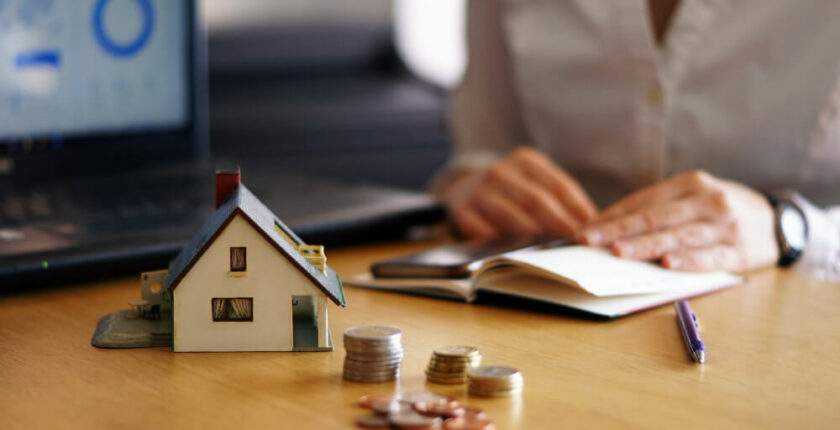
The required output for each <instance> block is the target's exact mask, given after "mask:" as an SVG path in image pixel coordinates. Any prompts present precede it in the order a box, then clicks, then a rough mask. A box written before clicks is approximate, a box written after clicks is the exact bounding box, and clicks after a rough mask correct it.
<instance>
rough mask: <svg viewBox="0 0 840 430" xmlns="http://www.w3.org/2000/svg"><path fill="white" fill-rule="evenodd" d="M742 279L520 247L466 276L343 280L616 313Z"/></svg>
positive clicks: (601, 253) (592, 252)
mask: <svg viewBox="0 0 840 430" xmlns="http://www.w3.org/2000/svg"><path fill="white" fill-rule="evenodd" d="M741 282H743V278H741V277H739V276H736V275H733V274H731V273H727V272H707V273H691V272H680V271H675V270H667V269H663V268H661V267H659V266H656V265H654V264H651V263H644V262H638V261H632V260H626V259H621V258H618V257H615V256H613V255H611V254H610V253H609V252H607V251H606V250H603V249H598V248H589V247H584V246H570V247H561V248H553V249H543V250H522V251H516V252H512V253H508V254H504V255H501V256H498V257H491V258H489V259H486V260H484V261H483V262H482V263H480V266H478V267H477V268H476V270H474V271H473V274H472V276H471V277H470V278H468V279H445V278H443V279H441V278H423V279H420V278H416V279H414V278H374V277H372V276H371V275H369V274H364V275H360V276H358V277H356V278H354V279H351V280H350V281H348V282H345V284H346V285H349V286H355V287H363V288H375V289H381V290H389V291H399V292H406V293H414V294H421V295H428V296H435V297H443V298H450V299H456V300H462V301H466V302H473V301H474V300H475V299H476V297H478V296H479V295H480V294H481V292H483V291H487V292H492V293H497V294H504V295H510V296H517V297H521V298H527V299H533V300H537V301H541V302H545V303H551V304H556V305H561V306H565V307H569V308H574V309H578V310H581V311H584V312H587V313H590V314H594V315H598V316H603V317H607V318H615V317H619V316H622V315H627V314H630V313H633V312H638V311H641V310H644V309H649V308H651V307H654V306H658V305H662V304H665V303H670V302H673V301H676V300H681V299H684V298H688V297H693V296H697V295H700V294H705V293H708V292H711V291H715V290H719V289H723V288H726V287H730V286H733V285H736V284H739V283H741Z"/></svg>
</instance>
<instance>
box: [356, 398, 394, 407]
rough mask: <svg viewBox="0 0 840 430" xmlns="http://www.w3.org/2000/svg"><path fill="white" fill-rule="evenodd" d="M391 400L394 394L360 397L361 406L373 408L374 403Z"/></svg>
mask: <svg viewBox="0 0 840 430" xmlns="http://www.w3.org/2000/svg"><path fill="white" fill-rule="evenodd" d="M391 400H394V396H370V395H368V396H362V397H361V398H360V399H359V406H361V407H363V408H368V409H372V408H373V404H374V403H380V402H390V401H391Z"/></svg>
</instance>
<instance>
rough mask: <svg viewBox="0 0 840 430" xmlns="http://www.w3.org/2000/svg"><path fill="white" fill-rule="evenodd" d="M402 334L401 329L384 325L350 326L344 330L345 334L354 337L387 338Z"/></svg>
mask: <svg viewBox="0 0 840 430" xmlns="http://www.w3.org/2000/svg"><path fill="white" fill-rule="evenodd" d="M400 335H402V331H400V329H398V328H396V327H389V326H384V325H368V326H360V327H350V328H348V329H347V330H344V336H345V337H347V338H352V339H383V338H386V339H387V338H391V337H394V336H400Z"/></svg>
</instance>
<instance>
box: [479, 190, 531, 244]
mask: <svg viewBox="0 0 840 430" xmlns="http://www.w3.org/2000/svg"><path fill="white" fill-rule="evenodd" d="M471 206H472V207H473V208H474V209H475V210H476V211H477V212H478V213H479V214H480V215H481V216H482V217H483V218H484V219H487V220H488V221H490V222H491V223H492V224H493V225H494V226H495V227H496V228H497V229H499V230H501V231H502V232H503V233H505V234H508V235H537V234H540V232H541V231H542V229H541V228H540V226H539V224H538V223H537V222H536V221H535V220H534V219H533V218H531V216H530V215H528V213H527V212H525V211H524V210H522V209H521V208H520V207H519V206H518V205H517V204H516V203H515V202H514V201H512V200H511V199H509V198H508V197H506V196H505V195H504V194H502V193H501V192H499V191H497V190H494V189H490V190H487V191H485V192H484V193H482V194H480V195H477V196H476V197H475V199H474V201H473V204H472V205H471Z"/></svg>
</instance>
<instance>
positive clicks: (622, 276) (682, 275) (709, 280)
mask: <svg viewBox="0 0 840 430" xmlns="http://www.w3.org/2000/svg"><path fill="white" fill-rule="evenodd" d="M504 260H512V261H516V262H519V263H520V265H523V264H524V265H526V266H531V267H533V268H535V269H537V271H540V272H543V273H544V274H545V275H547V276H552V277H557V276H559V277H561V278H566V279H568V280H570V281H573V283H575V284H577V285H578V286H579V287H580V288H582V289H583V290H585V291H587V292H588V293H590V294H592V295H594V296H598V297H606V296H620V295H628V294H645V293H659V292H667V291H672V290H682V289H691V288H703V287H705V286H708V285H716V284H719V283H720V282H721V281H724V280H725V281H730V283H738V282H740V280H741V278H739V277H737V276H735V275H732V274H729V273H727V272H703V273H699V272H681V271H676V270H668V269H664V268H662V267H659V266H657V265H655V264H652V263H645V262H639V261H633V260H628V259H624V258H618V257H616V256H613V255H612V254H610V253H609V252H608V251H607V250H605V249H601V248H591V247H586V246H569V247H561V248H553V249H544V250H526V251H518V252H516V253H512V254H508V255H507V256H505V257H503V258H501V259H494V260H493V261H494V262H502V261H504ZM555 288H563V287H562V286H561V285H556V282H555ZM566 288H567V289H568V287H566Z"/></svg>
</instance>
